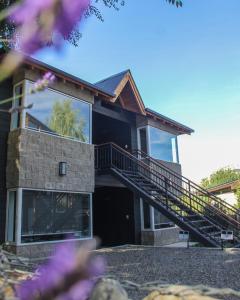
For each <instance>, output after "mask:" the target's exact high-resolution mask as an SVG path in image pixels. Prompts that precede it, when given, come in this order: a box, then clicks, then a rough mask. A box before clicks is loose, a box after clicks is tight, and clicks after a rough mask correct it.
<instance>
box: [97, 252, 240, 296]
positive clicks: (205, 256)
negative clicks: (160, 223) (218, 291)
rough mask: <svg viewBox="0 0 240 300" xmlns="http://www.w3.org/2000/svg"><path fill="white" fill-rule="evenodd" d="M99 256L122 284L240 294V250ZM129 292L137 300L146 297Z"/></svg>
mask: <svg viewBox="0 0 240 300" xmlns="http://www.w3.org/2000/svg"><path fill="white" fill-rule="evenodd" d="M98 252H99V253H100V254H101V255H103V256H104V257H105V258H106V260H107V263H108V271H107V273H108V274H107V275H108V276H110V277H113V278H116V279H118V280H120V282H126V281H130V282H133V283H137V284H146V283H153V282H157V283H159V284H179V285H199V284H203V285H207V286H210V287H217V288H233V289H235V290H240V249H225V250H224V251H222V250H220V249H209V248H189V249H187V248H167V247H145V246H122V247H115V248H106V249H100V250H98ZM127 290H128V293H129V296H130V298H131V299H134V300H135V299H141V298H142V297H143V296H144V295H146V292H141V293H139V291H134V290H133V289H127ZM224 299H234V298H233V297H232V298H230V297H229V298H226V297H225V298H224ZM235 299H236V298H235Z"/></svg>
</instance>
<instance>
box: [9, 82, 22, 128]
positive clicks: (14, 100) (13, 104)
mask: <svg viewBox="0 0 240 300" xmlns="http://www.w3.org/2000/svg"><path fill="white" fill-rule="evenodd" d="M19 85H22V97H21V101H22V103H21V104H23V103H24V102H25V100H24V98H25V97H24V92H25V88H24V86H25V84H24V80H21V81H19V82H18V83H16V84H14V85H13V100H12V108H14V107H15V103H16V99H15V96H16V94H15V90H16V87H17V86H19ZM17 114H19V118H20V120H19V124H20V126H19V127H16V128H13V115H14V114H13V113H12V114H11V123H10V131H13V130H15V129H18V128H23V127H22V124H23V120H22V119H23V117H22V113H17Z"/></svg>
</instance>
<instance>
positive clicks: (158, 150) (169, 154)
mask: <svg viewBox="0 0 240 300" xmlns="http://www.w3.org/2000/svg"><path fill="white" fill-rule="evenodd" d="M149 131H150V153H151V156H152V157H154V158H156V159H160V160H165V161H170V162H176V163H178V150H177V137H176V135H174V134H171V133H169V132H166V131H162V130H160V129H158V128H154V127H150V130H149Z"/></svg>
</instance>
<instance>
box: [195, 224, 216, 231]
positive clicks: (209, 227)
mask: <svg viewBox="0 0 240 300" xmlns="http://www.w3.org/2000/svg"><path fill="white" fill-rule="evenodd" d="M199 229H200V230H203V231H207V232H208V231H209V229H216V227H215V226H214V225H208V226H202V227H199Z"/></svg>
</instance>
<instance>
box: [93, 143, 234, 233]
mask: <svg viewBox="0 0 240 300" xmlns="http://www.w3.org/2000/svg"><path fill="white" fill-rule="evenodd" d="M95 151H96V152H95V167H96V169H101V170H104V169H109V168H116V169H118V170H119V171H120V172H121V171H125V172H127V171H131V172H132V173H134V172H135V173H136V174H137V173H140V174H141V176H143V177H146V178H148V180H150V181H151V182H153V183H154V184H155V185H156V186H158V187H159V188H160V189H161V190H162V191H163V190H164V189H166V181H167V182H168V184H169V187H168V193H171V195H174V194H175V197H176V198H177V199H178V201H179V202H182V203H184V204H186V199H181V196H183V197H186V198H187V197H188V195H189V194H188V192H189V191H188V190H186V189H184V188H183V187H182V184H181V181H180V180H179V178H178V182H176V180H172V179H171V178H167V177H166V176H164V175H163V174H161V173H159V172H157V171H156V170H155V169H153V168H151V167H150V166H149V165H147V164H146V163H144V162H143V161H142V160H139V159H138V158H137V157H135V156H133V155H132V154H130V153H129V152H127V151H126V150H124V149H122V148H121V147H119V146H117V145H115V144H113V143H108V144H103V145H99V146H96V148H95ZM192 202H193V204H194V205H195V206H196V205H197V206H198V207H197V211H198V212H201V215H202V216H204V217H206V216H207V218H208V219H209V220H211V222H212V223H213V224H218V225H220V226H221V227H223V226H224V225H223V224H222V223H219V221H218V220H216V218H215V217H216V216H217V217H218V218H219V219H220V220H222V221H223V222H225V223H226V224H228V225H229V223H230V224H231V225H232V226H233V227H234V229H235V231H236V230H238V229H239V223H238V222H237V221H236V220H235V219H232V218H229V217H228V216H227V215H225V214H223V213H222V212H219V211H218V210H217V209H216V208H215V207H211V206H210V205H209V204H208V203H206V201H205V198H203V199H202V198H201V197H199V195H198V194H197V195H192ZM189 207H190V206H189ZM200 208H201V210H200ZM194 210H196V207H195V208H194ZM213 211H214V214H213Z"/></svg>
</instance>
